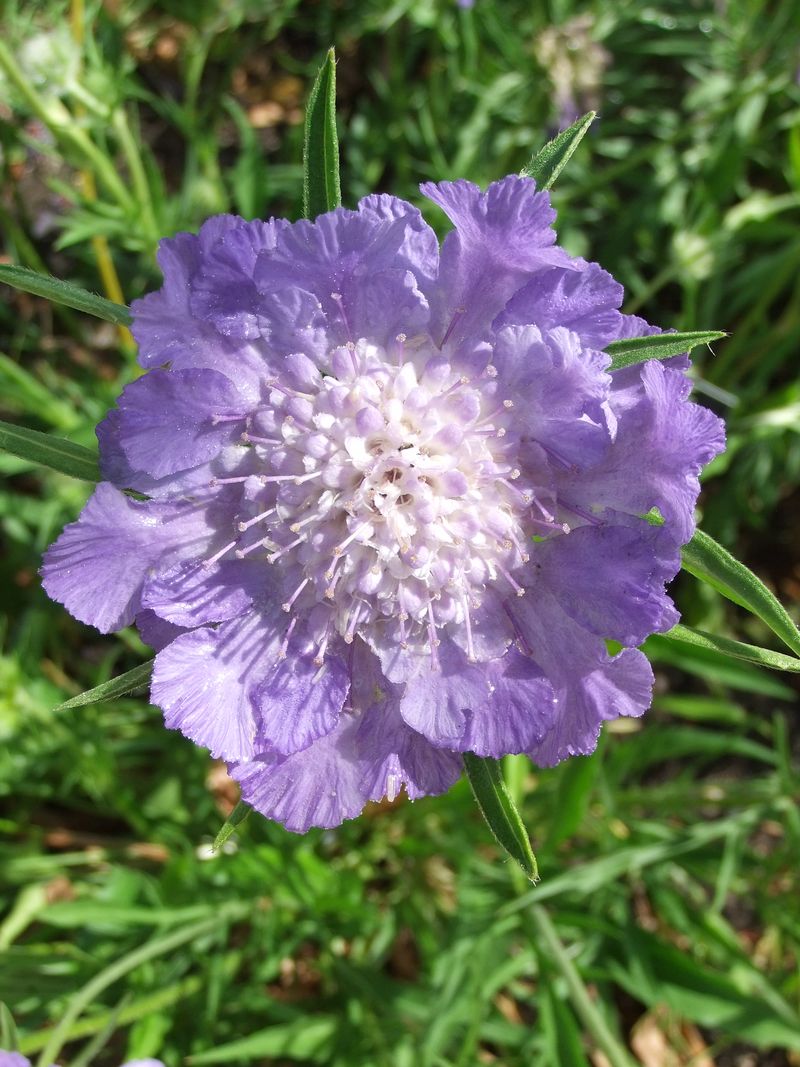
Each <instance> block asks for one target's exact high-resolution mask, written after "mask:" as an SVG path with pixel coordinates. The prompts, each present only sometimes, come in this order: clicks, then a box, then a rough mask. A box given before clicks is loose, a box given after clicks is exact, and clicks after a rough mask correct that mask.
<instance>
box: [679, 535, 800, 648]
mask: <svg viewBox="0 0 800 1067" xmlns="http://www.w3.org/2000/svg"><path fill="white" fill-rule="evenodd" d="M683 567H684V570H687V571H688V572H689V573H690V574H693V575H694V576H695V577H696V578H699V579H700V580H701V581H703V582H706V583H707V584H708V585H711V586H713V587H714V589H716V590H717V592H719V593H722V595H723V596H725V597H727V598H728V599H729V600H732V601H733V602H734V603H735V604H739V605H740V606H741V607H743V608H747V610H748V611H751V612H752V613H753V614H754V615H757V616H758V617H759V619H761V620H762V622H765V623H766V624H767V626H768V627H769V628H770V630H772V632H773V633H774V634H775V635H776V636H777V637H779V638H780V639H781V641H783V643H784V644H785V645H787V646H788V647H789V648H790V649H791V650H792V652H794V653H795V655H797V656H800V631H798V629H797V626H796V625H795V623H794V622H793V620H792V618H791V616H790V615H789V613H788V611H787V610H786V608H784V606H783V605H782V604H781V603H780V601H779V600H778V599H777V597H776V596H775V594H774V593H771V592H770V591H769V589H767V587H766V586H765V585H764V583H763V582H762V581H761V579H760V578H758V577H757V576H756V575H755V574H753V572H752V571H751V570H750V569H749V567H745V565H744V563H740V562H739V560H738V559H736V558H735V557H734V556H732V555H731V554H730V552H728V550H727V549H725V548H723V547H722V545H720V544H717V542H716V541H715V540H714V538H713V537H709V536H708V534H707V533H703V531H702V530H697V531H695V535H694V537H693V538H692V539H691V541H690V542H689V544H688V545H684V548H683Z"/></svg>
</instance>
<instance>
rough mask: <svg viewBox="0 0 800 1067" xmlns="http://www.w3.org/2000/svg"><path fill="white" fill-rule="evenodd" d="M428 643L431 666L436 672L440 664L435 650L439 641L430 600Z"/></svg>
mask: <svg viewBox="0 0 800 1067" xmlns="http://www.w3.org/2000/svg"><path fill="white" fill-rule="evenodd" d="M428 642H429V644H430V651H431V665H432V666H433V669H434V670H435V671H438V670H440V664H439V655H438V653H437V651H436V649H437V648H438V647H439V645H440V644H441V641H440V640H439V638H438V637H437V636H436V620H435V619H434V617H433V603H432V601H430V600H429V601H428Z"/></svg>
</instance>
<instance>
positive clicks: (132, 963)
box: [37, 903, 243, 1067]
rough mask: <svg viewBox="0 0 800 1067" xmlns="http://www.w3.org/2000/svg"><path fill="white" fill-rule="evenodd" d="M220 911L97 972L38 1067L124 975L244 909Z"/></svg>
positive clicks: (63, 1020)
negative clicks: (218, 913) (83, 1015)
mask: <svg viewBox="0 0 800 1067" xmlns="http://www.w3.org/2000/svg"><path fill="white" fill-rule="evenodd" d="M223 910H224V911H225V912H226V913H227V914H220V915H215V916H213V917H212V918H211V919H203V921H202V922H199V923H192V924H191V925H190V926H183V927H181V928H180V929H179V930H173V931H172V932H171V933H169V934H166V935H164V936H163V937H157V938H153V939H152V940H151V941H146V942H145V943H144V944H143V945H140V946H139V947H138V948H136V949H134V950H133V951H132V952H128V953H126V954H125V955H124V956H121V957H120V958H119V959H117V960H115V961H114V962H113V963H111V964H109V966H108V967H106V968H105V969H104V970H102V971H100V972H99V974H96V975H95V976H94V978H92V979H91V980H90V981H89V982H87V983H86V985H85V986H84V987H83V988H82V989H80V990H79V991H78V992H77V993H76V994H75V995H74V996H73V997H72V999H71V1000H70V1002H69V1004H68V1005H67V1008H66V1010H65V1011H64V1014H63V1016H62V1017H61V1019H60V1020H59V1022H58V1024H57V1025H56V1026H55V1027H54V1028H53V1030H52V1032H51V1034H50V1037H49V1040H48V1042H47V1045H46V1046H45V1047H44V1049H43V1050H42V1053H41V1055H40V1057H39V1060H38V1062H37V1067H48V1064H51V1063H54V1062H55V1059H56V1057H57V1056H58V1055H59V1053H60V1052H61V1050H62V1048H63V1047H64V1045H65V1044H66V1042H67V1041H68V1040H69V1038H70V1031H71V1028H72V1025H73V1023H74V1022H75V1021H76V1020H77V1019H78V1017H79V1016H80V1015H81V1014H82V1013H83V1012H84V1010H85V1009H86V1008H87V1007H88V1006H89V1005H90V1004H92V1003H93V1002H94V1000H95V999H96V998H97V997H98V996H99V995H100V993H102V992H103V991H104V990H105V989H107V988H108V987H109V986H110V985H113V984H114V982H116V981H118V979H120V978H122V977H123V975H126V974H129V973H130V972H131V971H133V970H135V969H136V968H137V967H140V966H141V965H142V964H143V963H147V962H148V961H149V960H154V959H158V957H159V956H166V955H168V954H169V953H170V952H173V951H174V950H175V949H177V948H179V947H180V946H181V945H186V944H189V943H190V942H191V941H195V940H196V939H197V938H199V937H202V936H204V935H206V934H211V933H213V932H215V931H217V930H219V928H220V925H221V924H222V923H223V922H224V921H225V920H226V919H227V918H235V917H237V916H238V917H241V914H242V911H243V908H242V906H241V905H238V906H234V905H233V904H232V903H231V904H230V905H229V906H228V907H227V908H225V909H221V911H223Z"/></svg>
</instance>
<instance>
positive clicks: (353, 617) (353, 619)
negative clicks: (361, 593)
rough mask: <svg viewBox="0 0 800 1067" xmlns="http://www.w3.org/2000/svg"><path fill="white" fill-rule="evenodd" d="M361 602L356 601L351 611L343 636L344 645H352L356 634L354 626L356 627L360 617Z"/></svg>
mask: <svg viewBox="0 0 800 1067" xmlns="http://www.w3.org/2000/svg"><path fill="white" fill-rule="evenodd" d="M361 606H362V604H361V601H360V600H358V601H356V603H355V605H354V606H353V608H352V609H351V613H350V620H349V622H348V624H347V630H346V632H345V635H344V643H345V644H346V645H352V643H353V638H354V637H355V634H356V626H358V620H359V618H360V617H361Z"/></svg>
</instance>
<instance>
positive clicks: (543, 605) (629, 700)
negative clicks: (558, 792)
mask: <svg viewBox="0 0 800 1067" xmlns="http://www.w3.org/2000/svg"><path fill="white" fill-rule="evenodd" d="M513 612H514V616H515V618H516V619H517V621H518V625H519V628H520V633H521V636H522V639H523V640H524V642H525V644H526V646H527V647H528V648H529V649H530V653H531V656H532V658H533V659H534V660H535V661H536V663H538V664H539V666H540V667H541V668H542V670H543V672H544V674H545V675H546V677H547V678H548V679H549V681H550V683H551V684H552V686H553V689H554V691H555V694H556V701H557V705H556V706H557V709H558V711H557V714H556V716H555V718H554V720H553V725H552V726H551V728H550V730H549V731H548V732H547V734H546V735H545V737H544V739H543V740H542V741H541V742H539V743H538V744H536V745H534V746H532V747H531V748H530V749H529V750H528V755H529V756H530V757H531V759H532V760H533V761H534V762H535V763H538V764H539V765H540V766H543V767H550V766H553V765H555V764H556V763H559V762H560V761H561V760H563V759H566V758H567V757H568V756H585V755H588V754H589V753H591V752H593V751H594V750H595V748H596V747H597V740H598V737H599V736H600V727H601V725H602V723H603V722H604V721H606V720H608V719H615V718H617V717H619V716H621V715H630V716H636V715H641V714H643V713H644V712H645V711H646V710H647V708H648V707H649V706H650V702H651V699H652V690H653V671H652V669H651V667H650V664H649V663H648V661H647V658H646V657H645V656H644V655H643V654H642V653H641V652H639V651H638V650H636V649H624V650H623V651H622V652H620V653H619V655H617V656H613V657H612V656H609V655H608V653H607V651H606V648H605V643H604V641H603V640H602V639H601V638H599V637H595V636H594V635H593V634H590V633H587V631H586V630H584V629H582V627H580V626H579V625H578V624H577V623H575V622H573V620H572V619H570V618H569V616H568V615H567V614H566V613H565V612H564V611H563V610H562V609H561V606H560V605H559V603H558V602H557V601H556V600H555V598H554V597H553V596H552V595H551V594H549V593H548V592H547V591H545V590H541V591H540V592H539V595H538V596H536V597H530V596H526V597H522V599H521V600H518V601H517V602H516V603H515V604H514V606H513Z"/></svg>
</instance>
